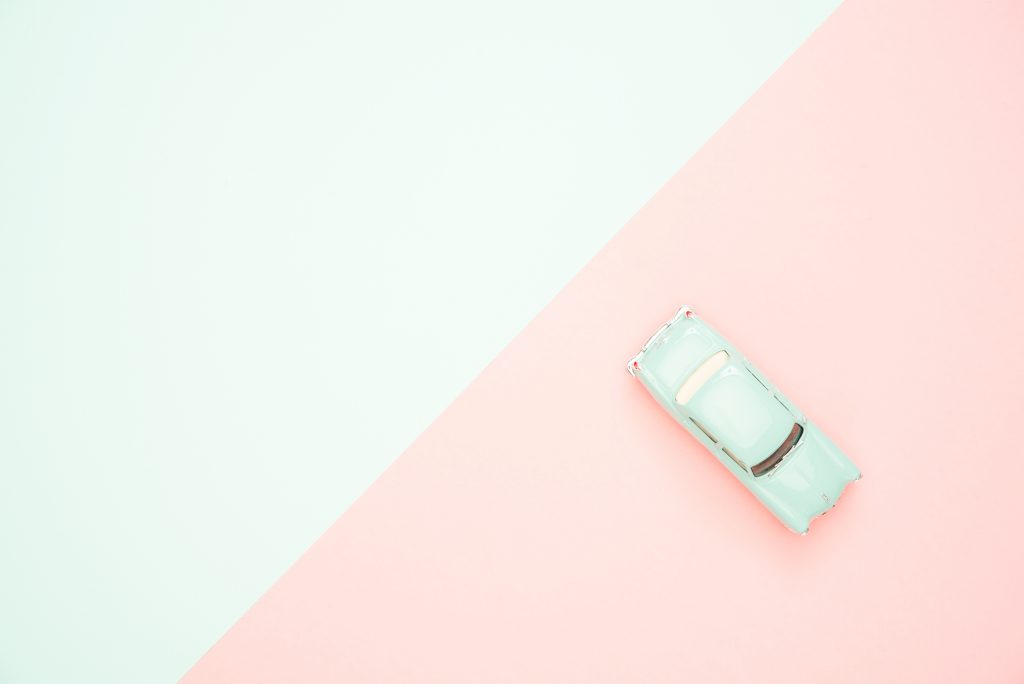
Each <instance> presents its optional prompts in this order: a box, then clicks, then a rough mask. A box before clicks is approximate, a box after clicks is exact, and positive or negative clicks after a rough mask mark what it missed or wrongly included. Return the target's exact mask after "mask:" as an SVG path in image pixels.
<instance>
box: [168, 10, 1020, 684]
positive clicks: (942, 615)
mask: <svg viewBox="0 0 1024 684" xmlns="http://www.w3.org/2000/svg"><path fill="white" fill-rule="evenodd" d="M1022 32H1024V10H1022V9H1021V8H1020V7H1019V5H1016V4H1014V3H1010V2H996V3H985V4H978V3H959V4H954V3H945V2H940V3H935V2H928V3H925V2H907V3H898V4H892V3H881V2H862V1H860V0H850V1H849V2H848V3H847V4H845V5H844V6H843V7H842V8H841V9H840V10H839V11H838V12H837V13H836V14H835V15H834V16H833V17H832V19H830V20H829V21H828V22H826V24H825V25H824V26H823V27H822V28H821V29H820V30H819V31H818V32H817V33H816V34H815V35H814V36H813V37H812V39H811V40H810V41H809V42H808V43H807V44H806V45H805V46H804V47H803V48H801V50H800V51H799V52H798V53H797V54H796V56H795V57H794V58H792V59H791V60H790V62H788V63H787V64H786V66H784V67H783V68H782V70H781V71H780V72H778V73H777V74H776V75H775V76H774V77H773V78H772V79H771V80H770V82H769V83H768V84H767V85H766V86H765V87H764V88H763V89H762V90H761V91H760V92H759V93H758V94H757V95H756V96H755V97H754V98H753V99H752V100H751V101H750V102H749V103H748V104H747V105H746V106H745V107H744V108H743V110H742V111H741V112H740V113H739V114H738V115H737V116H735V117H734V118H733V119H732V120H731V121H730V122H729V123H728V124H727V125H726V126H725V128H724V129H723V130H722V131H721V132H720V133H719V134H718V135H717V136H716V137H715V138H714V139H713V140H712V141H711V142H710V143H709V144H708V145H707V147H706V148H705V149H704V150H702V151H701V152H700V153H699V154H698V155H697V157H695V158H694V160H693V161H692V162H691V163H690V164H688V165H687V166H686V167H685V168H684V169H683V170H682V171H681V172H680V173H679V174H678V175H677V176H676V177H675V178H674V179H673V180H672V181H671V182H670V183H669V184H668V185H667V186H666V187H665V188H664V189H663V190H662V191H661V192H660V193H659V194H658V195H657V196H656V197H655V198H654V199H653V200H652V201H651V202H650V203H649V204H648V205H647V206H646V207H645V208H644V209H643V210H642V211H641V212H640V213H639V214H638V215H637V216H636V217H635V219H634V220H633V221H631V222H630V224H629V225H628V226H627V227H626V228H625V229H624V230H623V231H622V232H621V233H620V234H619V235H618V236H617V237H616V238H615V239H613V240H612V242H611V243H610V244H609V245H608V246H607V247H606V248H605V249H604V250H603V251H602V252H601V253H600V254H599V255H598V256H597V257H596V258H595V259H594V260H593V261H592V262H591V263H590V264H589V265H588V266H587V267H586V268H585V269H584V270H583V271H582V272H581V273H580V274H579V275H578V276H577V277H576V278H575V279H574V280H573V281H572V282H571V283H570V284H569V285H568V286H567V287H566V288H565V290H564V291H563V292H562V293H561V294H560V295H559V296H558V297H557V298H556V299H555V300H554V301H553V302H552V303H551V304H550V305H549V306H548V307H547V308H546V309H545V310H544V311H543V312H541V314H540V315H539V316H538V317H537V318H536V319H535V320H534V321H533V323H531V325H530V326H529V327H528V328H527V329H526V330H525V331H524V332H523V333H522V334H521V335H520V336H519V337H518V338H517V339H516V340H515V341H514V342H513V343H512V344H511V345H510V346H509V347H508V348H507V349H506V350H505V351H504V352H503V353H502V354H501V355H500V356H499V357H498V358H497V359H495V361H494V362H493V363H492V364H491V365H490V366H489V367H488V368H487V369H486V371H485V372H484V373H483V374H482V375H481V376H480V377H479V378H478V379H477V380H476V381H475V382H474V383H473V384H472V386H471V387H470V388H469V389H468V390H467V391H466V392H465V393H464V394H463V395H462V396H461V397H460V398H459V399H458V400H457V401H456V402H455V403H454V404H453V405H452V406H451V407H450V408H449V409H448V410H447V411H446V412H445V413H444V414H443V415H442V416H441V417H440V418H439V419H438V421H437V422H436V423H435V424H433V425H432V426H431V427H430V428H429V429H428V430H427V431H426V432H425V433H424V434H423V435H422V437H421V438H420V439H419V440H418V441H417V442H416V443H415V444H414V446H413V447H412V448H411V449H409V451H408V452H407V453H406V454H405V455H404V456H402V458H401V459H400V460H399V461H398V462H397V463H396V464H395V465H394V466H393V467H392V468H391V469H390V470H389V471H388V472H387V473H385V475H384V476H383V477H381V479H380V480H379V481H378V482H377V483H376V484H375V485H374V486H373V487H372V488H371V489H370V490H369V491H368V492H367V493H366V495H364V496H363V497H362V498H361V499H360V500H359V501H358V502H357V503H356V505H354V506H353V507H352V508H351V509H350V510H349V511H348V512H347V513H346V514H345V515H344V516H343V517H342V518H341V519H340V520H339V521H338V522H337V523H336V524H335V525H334V526H333V527H332V528H331V529H330V530H329V531H328V532H327V533H326V534H325V535H324V536H323V537H322V538H321V539H320V540H319V541H318V542H317V543H316V544H315V545H314V546H313V548H311V549H310V551H309V552H308V553H307V554H306V555H304V556H303V557H302V558H301V559H300V560H299V561H298V562H297V563H296V565H295V566H294V567H293V568H292V569H291V570H290V571H289V572H288V573H287V574H286V575H285V576H284V577H283V578H282V579H281V580H280V582H278V584H276V585H275V586H274V587H273V588H272V589H271V590H270V591H269V592H268V593H267V594H266V595H265V596H264V597H263V598H262V599H261V600H260V601H259V602H258V603H257V604H256V605H255V606H254V607H253V608H252V610H251V611H249V612H248V613H247V614H246V615H245V616H244V617H243V618H242V619H241V620H240V621H239V622H238V624H237V625H236V626H235V627H234V628H233V629H232V630H231V631H230V632H229V633H228V634H227V635H226V636H225V637H224V638H223V640H222V641H220V642H219V643H218V644H217V645H216V646H215V647H214V648H213V649H212V650H211V651H210V652H209V653H208V654H207V655H206V656H205V657H204V658H203V659H202V660H201V661H200V662H199V663H198V665H197V666H196V667H195V668H194V669H193V670H192V672H191V673H189V675H187V676H186V678H185V680H184V681H186V682H188V683H189V684H201V683H205V682H225V681H245V682H281V681H293V682H337V681H395V682H398V681H445V682H451V681H466V682H479V681H552V682H564V681H588V682H593V681H743V682H748V681H761V682H793V681H800V682H804V681H831V682H865V681H901V682H906V681H915V682H917V681H920V682H947V681H948V682H964V681H993V682H994V681H999V682H1002V681H1021V680H1022V679H1024V657H1022V656H1021V655H1020V644H1021V640H1022V637H1024V617H1022V615H1024V610H1022V609H1024V588H1022V583H1021V578H1022V577H1024V544H1022V543H1021V541H1020V540H1021V532H1020V524H1021V521H1022V520H1024V500H1022V498H1021V496H1020V487H1019V486H1018V484H1017V479H1018V477H1019V455H1018V454H1017V450H1018V445H1019V441H1020V440H1019V436H1020V428H1019V424H1020V420H1021V416H1020V412H1021V409H1022V408H1024V381H1022V380H1024V356H1022V355H1021V354H1020V344H1021V339H1022V333H1024V326H1022V324H1021V320H1020V319H1021V312H1022V311H1024V296H1022V295H1024V292H1022V290H1024V283H1022V275H1021V270H1020V268H1021V266H1020V264H1021V259H1022V256H1024V250H1022V248H1024V243H1022V237H1021V229H1022V228H1024V197H1022V193H1021V180H1022V178H1024V128H1022V127H1021V125H1020V122H1021V121H1024V93H1022V90H1021V88H1020V67H1021V64H1024V41H1021V40H1020V36H1021V35H1022ZM666 87H671V84H670V83H666ZM510 285H511V286H514V284H510ZM684 301H685V302H687V303H689V304H691V305H693V306H694V307H695V308H696V309H697V310H698V311H699V312H700V313H701V314H702V315H703V316H704V317H705V318H706V319H707V320H708V321H709V322H711V323H712V325H714V326H715V327H716V328H717V329H718V330H720V331H721V332H722V333H723V334H724V335H726V336H727V337H728V338H729V339H730V340H731V341H733V342H734V343H735V344H736V346H737V347H739V348H740V349H743V350H744V351H745V352H746V353H747V354H748V355H749V356H750V358H751V359H752V360H753V361H754V363H756V364H757V365H758V366H759V367H760V368H761V369H762V370H764V372H765V373H766V375H767V376H768V377H769V378H771V379H772V381H773V382H775V383H776V384H777V385H778V387H779V388H780V389H781V390H782V391H783V392H785V393H786V394H787V395H788V396H789V397H790V398H792V399H793V400H794V401H795V402H796V403H797V404H798V405H799V406H800V407H801V408H802V409H804V410H805V412H806V413H807V414H808V417H809V418H810V419H811V420H813V421H815V422H817V423H818V424H819V425H821V427H822V429H823V430H824V431H825V432H826V433H827V434H829V435H830V436H831V437H832V438H833V439H834V440H835V441H836V443H837V444H838V445H839V446H840V447H841V448H842V449H843V450H844V451H846V453H848V454H849V455H850V457H851V458H852V459H853V460H854V461H855V462H856V463H857V464H858V465H859V466H860V467H861V468H862V470H863V472H864V480H863V481H862V482H861V483H859V484H858V485H857V486H856V487H853V488H851V489H850V490H849V491H847V493H846V494H845V495H844V497H843V499H842V501H841V503H840V505H839V506H838V507H837V508H836V509H835V510H834V511H833V512H832V513H831V514H830V515H829V516H827V517H826V518H824V519H823V520H819V521H818V522H817V523H816V524H815V526H814V527H813V528H812V531H811V533H810V535H808V536H807V537H798V536H795V535H792V534H791V533H789V532H787V531H786V530H785V529H783V528H782V526H780V525H778V523H777V522H776V521H775V520H773V519H772V517H771V515H770V514H769V513H768V512H767V511H765V510H764V509H763V508H762V507H761V506H760V505H759V504H758V503H757V502H756V501H755V500H754V499H753V498H752V497H751V496H750V495H749V494H748V493H747V492H746V491H745V490H744V489H743V487H742V486H741V485H740V484H739V483H737V482H736V481H735V480H734V479H733V478H732V477H731V476H730V475H729V473H727V472H726V471H725V469H724V468H723V467H722V466H721V465H720V464H719V463H717V462H716V461H715V460H714V459H713V458H711V457H710V456H709V455H708V454H707V453H706V452H705V451H704V449H703V448H702V447H701V446H700V445H699V444H697V443H696V442H695V441H694V440H693V439H692V438H691V437H690V436H689V435H688V434H687V433H686V432H685V431H683V429H682V428H680V427H679V426H678V425H677V424H675V423H674V422H673V421H672V419H671V418H670V417H669V416H667V415H666V414H665V413H664V412H663V411H662V410H661V409H660V408H659V407H658V406H657V405H656V404H655V403H654V402H653V401H652V400H651V398H650V397H649V396H648V395H647V394H646V393H645V392H644V390H643V388H642V387H640V386H639V384H638V383H636V382H635V381H634V380H632V379H631V378H630V377H629V376H628V375H627V374H626V373H625V372H624V371H623V363H624V362H625V361H626V359H628V358H630V357H631V356H632V355H633V353H635V352H636V351H637V349H638V348H639V346H640V345H641V344H642V343H643V341H644V340H645V339H646V337H647V336H648V335H649V334H650V332H651V331H653V330H654V329H655V328H657V326H658V325H660V324H661V323H662V322H663V321H664V320H665V319H666V318H667V317H668V316H669V315H671V314H672V313H673V312H674V311H675V308H676V307H677V305H679V304H680V303H682V302H684ZM467 315H479V312H467ZM338 420H339V422H340V423H344V421H345V420H347V417H345V416H339V417H338Z"/></svg>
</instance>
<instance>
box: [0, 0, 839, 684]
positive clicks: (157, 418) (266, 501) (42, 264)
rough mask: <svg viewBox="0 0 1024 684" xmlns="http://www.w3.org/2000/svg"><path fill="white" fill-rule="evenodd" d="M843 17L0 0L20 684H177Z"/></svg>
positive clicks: (7, 476) (0, 544) (0, 609)
mask: <svg viewBox="0 0 1024 684" xmlns="http://www.w3.org/2000/svg"><path fill="white" fill-rule="evenodd" d="M837 4H838V3H837V2H836V1H835V0H827V1H825V0H822V1H815V2H810V1H803V2H798V1H795V0H790V1H787V2H780V3H770V4H769V3H761V2H756V1H754V0H745V1H739V0H734V1H732V2H722V3H696V2H690V3H675V2H666V3H660V4H659V3H633V4H630V5H629V10H628V11H627V10H625V9H623V7H621V6H615V5H607V6H604V7H601V6H596V5H594V4H593V3H583V2H579V3H570V2H555V3H550V2H534V3H529V2H528V3H519V4H516V5H514V6H512V5H510V6H507V7H504V8H496V7H490V8H489V9H486V10H485V9H483V8H482V7H480V6H478V5H477V4H475V3H461V4H460V3H447V2H445V3H429V7H426V6H422V5H421V4H420V3H411V2H409V3H392V2H385V3H362V4H353V3H343V4H337V3H330V2H305V1H300V2H296V3H249V2H238V1H235V2H213V3H210V2H192V1H186V2H155V3H153V2H150V3H134V2H127V1H126V2H110V1H102V0H101V1H98V2H93V3H70V2H68V3H60V2H46V1H35V2H28V1H20V0H4V1H3V2H0V86H2V91H0V98H2V100H0V193H2V194H0V314H2V316H0V580H2V581H0V682H4V683H7V682H59V683H69V682H102V683H105V684H116V683H119V682H126V683H133V684H134V683H139V682H169V681H174V680H175V679H176V678H177V677H179V676H180V675H181V674H183V673H184V672H185V670H186V669H187V668H188V667H189V666H190V665H191V664H192V663H193V662H194V661H195V660H196V659H197V658H198V657H199V656H200V655H201V654H202V653H203V652H204V651H205V650H206V649H207V648H208V647H209V646H210V645H211V644H212V643H213V642H214V641H215V640H216V639H217V638H218V636H219V635H220V634H222V633H223V632H224V631H225V630H226V629H227V628H228V627H229V626H230V625H231V624H232V623H233V622H234V621H235V620H236V619H237V618H238V617H239V616H240V615H241V614H242V613H243V612H244V611H245V610H246V609H247V607H248V606H249V605H251V604H252V602H253V601H254V600H255V599H256V598H257V597H258V596H259V595H260V594H261V593H262V592H263V591H264V590H265V589H266V588H267V587H268V586H269V585H270V584H271V583H272V582H273V581H274V580H275V578H277V577H278V576H280V574H281V573H282V572H284V571H285V570H286V569H287V568H288V566H289V565H290V564H291V563H292V562H293V561H294V560H295V558H296V557H297V556H298V555H299V554H301V553H302V551H303V550H304V549H305V548H307V547H308V546H309V544H310V543H312V542H313V541H314V540H315V539H316V537H317V536H318V535H319V534H320V533H321V532H322V531H323V530H324V529H325V528H326V527H327V526H328V525H329V524H330V523H331V522H332V521H333V520H334V519H335V518H336V517H337V516H338V515H340V514H341V513H342V512H343V511H344V510H345V509H346V507H347V506H348V505H349V504H350V503H351V502H352V501H353V500H354V499H355V498H356V497H357V496H358V495H359V494H360V493H361V492H362V491H364V490H365V489H366V487H367V486H369V484H370V483H371V482H372V481H373V479H374V478H375V477H376V476H377V475H378V474H379V473H380V472H381V471H382V470H383V469H384V468H385V467H386V466H387V465H388V464H389V463H390V462H392V460H393V459H395V458H396V457H397V456H398V455H399V454H400V452H401V451H402V450H403V448H404V447H406V446H407V445H408V444H409V443H410V442H411V441H412V440H413V439H414V438H415V436H416V435H417V434H418V433H419V432H420V431H422V430H423V429H424V428H425V427H426V426H427V425H428V424H429V422H430V421H431V420H432V419H433V418H434V417H435V416H437V414H438V413H440V412H441V411H442V410H443V409H444V407H445V405H446V404H447V403H448V402H449V401H451V399H452V398H454V396H455V395H456V394H457V393H458V392H459V391H460V389H461V388H463V387H465V385H466V384H467V383H468V382H470V380H471V379H472V378H473V376H474V375H475V374H476V373H477V372H479V370H480V369H481V368H482V367H483V366H484V365H485V364H486V363H487V361H488V360H490V359H491V358H492V357H493V356H494V355H495V354H497V353H498V352H499V351H500V349H501V348H502V346H503V345H504V344H506V343H507V342H508V341H509V340H510V339H511V338H512V336H513V335H514V334H515V333H516V331H518V330H519V329H521V328H522V326H524V325H525V324H526V323H527V322H528V321H529V319H530V318H531V317H532V316H533V315H534V314H535V313H536V312H537V311H538V310H539V309H540V308H541V307H542V306H543V305H544V303H545V302H547V301H548V300H549V299H550V298H551V297H552V296H553V295H554V293H555V292H556V291H557V290H558V289H559V288H560V287H561V286H562V285H563V284H564V283H565V282H566V281H567V280H568V279H569V278H570V277H571V276H572V275H573V273H575V272H576V270H577V269H579V267H580V266H582V265H583V264H584V263H585V262H586V261H587V259H588V258H589V257H590V256H591V255H593V254H594V253H595V252H596V251H597V249H599V248H600V246H601V245H602V244H603V243H604V242H605V241H606V240H607V239H608V238H609V237H611V235H612V234H613V233H614V232H615V231H616V230H617V229H618V228H619V227H620V226H621V225H622V224H623V223H624V222H625V221H626V220H627V219H628V218H629V217H630V215H631V214H632V213H633V212H635V211H636V210H637V208H638V207H639V206H640V205H641V204H642V203H643V202H644V201H645V200H646V199H647V198H648V197H649V196H650V195H651V194H652V193H653V192H654V191H655V190H656V189H657V188H658V187H659V186H660V185H661V184H662V183H663V182H664V181H666V180H667V179H668V178H669V176H670V175H671V174H672V173H673V172H674V171H675V170H676V169H677V168H678V167H679V166H680V165H681V164H682V163H683V162H685V160H686V159H687V158H688V157H689V156H690V155H691V154H693V152H694V151H695V150H696V149H697V148H698V147H699V146H700V145H701V144H702V143H703V142H704V141H705V140H706V139H707V138H708V137H709V136H710V135H711V134H712V133H713V132H714V130H715V129H716V128H718V127H719V126H720V125H721V124H722V123H723V122H724V121H725V120H726V118H727V117H728V116H729V115H730V114H731V113H732V112H733V111H734V110H735V109H736V108H737V107H738V106H739V105H740V104H741V103H742V102H743V101H744V100H745V99H746V98H747V97H749V96H750V94H751V93H752V92H753V91H754V90H755V89H756V88H757V86H758V85H759V84H760V83H761V82H762V81H763V80H764V79H765V78H766V77H767V76H768V75H769V74H770V73H771V72H772V70H773V69H774V68H776V67H777V66H778V65H779V64H780V63H781V62H782V61H783V60H784V59H785V57H787V56H788V55H789V54H790V53H791V52H792V51H793V50H794V49H795V48H796V47H797V46H798V45H799V43H800V42H801V41H802V40H803V39H804V38H805V37H806V36H807V35H808V34H809V33H810V32H811V31H812V30H813V29H814V28H815V27H816V26H817V25H818V24H819V23H820V22H821V21H822V20H823V19H824V18H825V16H826V15H827V14H828V13H829V12H830V11H831V10H832V9H833V8H834V6H835V5H837ZM382 358H384V359H388V363H387V364H383V363H380V361H379V359H382ZM395 388H398V389H399V392H398V395H399V396H401V397H403V399H404V400H403V401H401V402H396V401H395V396H396V393H395Z"/></svg>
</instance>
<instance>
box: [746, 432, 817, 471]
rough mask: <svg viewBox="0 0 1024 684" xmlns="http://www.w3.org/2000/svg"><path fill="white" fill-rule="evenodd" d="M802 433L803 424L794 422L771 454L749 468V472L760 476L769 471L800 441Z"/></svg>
mask: <svg viewBox="0 0 1024 684" xmlns="http://www.w3.org/2000/svg"><path fill="white" fill-rule="evenodd" d="M803 434H804V428H803V426H802V425H800V423H794V424H793V429H792V430H790V431H789V436H788V437H786V439H785V440H783V442H782V444H780V445H779V448H778V449H776V450H775V451H773V452H772V455H771V456H769V457H768V458H766V459H764V460H763V461H761V462H760V463H758V464H757V465H755V466H754V467H753V468H751V469H750V472H751V473H753V475H754V477H761V476H762V475H764V474H765V473H768V472H769V471H771V469H772V468H774V467H775V466H777V465H778V464H779V463H780V462H781V461H782V459H784V458H785V457H786V454H788V453H789V452H790V451H792V450H793V447H795V446H796V445H797V442H799V441H800V437H801V436H803Z"/></svg>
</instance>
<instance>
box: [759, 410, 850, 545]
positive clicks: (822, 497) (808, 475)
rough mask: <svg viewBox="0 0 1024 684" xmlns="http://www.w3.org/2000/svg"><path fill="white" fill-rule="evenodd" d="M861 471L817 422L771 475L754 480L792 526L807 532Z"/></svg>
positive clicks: (771, 506) (768, 501)
mask: <svg viewBox="0 0 1024 684" xmlns="http://www.w3.org/2000/svg"><path fill="white" fill-rule="evenodd" d="M859 478H860V471H859V470H858V469H857V466H856V465H854V464H853V462H852V461H851V460H850V459H848V458H847V457H846V456H844V455H843V453H842V452H841V451H839V449H838V448H837V447H836V446H835V444H833V443H832V441H831V440H830V439H829V438H828V437H826V436H825V435H824V433H822V432H821V431H820V430H818V429H817V428H816V427H815V426H814V425H810V424H808V425H807V426H806V427H805V429H804V435H803V439H802V440H800V443H799V444H798V445H797V446H796V447H794V449H793V451H792V452H791V453H790V454H789V455H788V456H787V457H786V458H785V460H783V462H782V463H780V464H779V466H778V467H777V468H775V470H773V471H772V472H771V473H769V474H768V475H764V476H762V477H758V478H751V479H752V489H753V490H754V492H755V494H757V496H758V497H759V498H760V499H761V500H762V501H764V503H765V504H766V505H767V506H769V507H770V508H771V509H772V510H774V511H775V512H776V514H777V515H778V516H779V517H780V518H781V519H782V520H783V522H785V523H786V525H788V526H789V527H790V528H791V529H793V530H794V531H796V532H801V533H802V532H806V531H807V529H808V527H810V524H811V521H812V520H814V518H816V517H818V516H819V515H821V514H822V513H825V512H827V511H828V510H829V509H831V508H832V507H833V506H834V505H835V504H836V501H837V500H838V499H839V496H840V495H841V494H842V493H843V490H844V489H845V488H846V485H848V484H849V483H850V482H853V481H854V480H857V479H859Z"/></svg>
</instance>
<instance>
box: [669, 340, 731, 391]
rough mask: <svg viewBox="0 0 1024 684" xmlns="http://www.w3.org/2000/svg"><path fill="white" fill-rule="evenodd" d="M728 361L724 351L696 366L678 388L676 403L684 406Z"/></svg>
mask: <svg viewBox="0 0 1024 684" xmlns="http://www.w3.org/2000/svg"><path fill="white" fill-rule="evenodd" d="M728 361H729V354H728V352H726V351H725V350H722V351H719V352H715V353H714V354H712V355H711V356H710V357H708V359H707V361H705V362H704V363H702V364H700V365H699V366H697V368H696V369H695V370H694V371H693V372H692V373H690V377H688V378H686V382H684V383H683V384H682V385H681V386H680V387H679V391H678V392H676V402H678V403H680V404H684V405H685V404H686V403H687V402H688V401H690V399H693V395H695V394H696V393H697V390H699V389H700V388H701V387H703V386H704V385H705V383H707V381H708V380H710V379H711V376H712V375H714V374H715V373H717V372H718V371H720V370H721V369H722V368H723V367H724V366H725V364H726V363H727V362H728Z"/></svg>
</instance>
